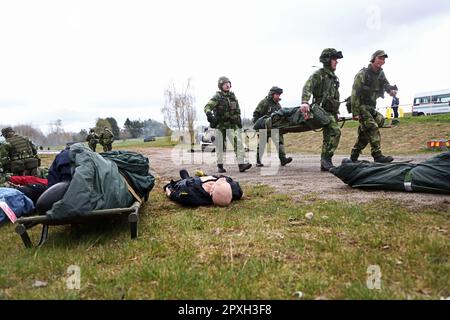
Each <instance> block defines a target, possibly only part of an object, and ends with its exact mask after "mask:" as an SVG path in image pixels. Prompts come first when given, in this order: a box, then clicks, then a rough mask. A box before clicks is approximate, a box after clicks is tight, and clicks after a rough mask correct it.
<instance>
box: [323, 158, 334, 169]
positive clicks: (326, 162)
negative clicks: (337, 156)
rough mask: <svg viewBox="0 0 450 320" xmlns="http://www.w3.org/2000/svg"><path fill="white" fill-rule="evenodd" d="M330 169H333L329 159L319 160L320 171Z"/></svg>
mask: <svg viewBox="0 0 450 320" xmlns="http://www.w3.org/2000/svg"><path fill="white" fill-rule="evenodd" d="M331 168H334V165H333V162H332V161H331V158H328V159H322V160H320V170H321V171H330V169H331Z"/></svg>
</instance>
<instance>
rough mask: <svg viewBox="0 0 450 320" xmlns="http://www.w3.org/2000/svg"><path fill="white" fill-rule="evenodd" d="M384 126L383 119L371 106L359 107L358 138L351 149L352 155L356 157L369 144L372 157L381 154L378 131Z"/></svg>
mask: <svg viewBox="0 0 450 320" xmlns="http://www.w3.org/2000/svg"><path fill="white" fill-rule="evenodd" d="M383 125H384V117H383V115H382V114H381V113H379V112H378V111H376V110H375V108H374V107H371V106H364V105H363V106H361V107H360V114H359V127H358V138H357V139H356V143H355V145H354V146H353V149H352V155H354V156H358V155H359V154H360V153H361V151H362V150H363V149H364V148H365V147H366V146H367V145H368V144H369V143H370V147H371V149H372V150H371V151H372V156H374V155H379V154H381V134H380V129H379V128H381V127H382V126H383Z"/></svg>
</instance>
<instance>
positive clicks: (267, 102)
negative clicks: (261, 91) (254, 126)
mask: <svg viewBox="0 0 450 320" xmlns="http://www.w3.org/2000/svg"><path fill="white" fill-rule="evenodd" d="M280 109H281V105H280V103H279V102H275V100H273V97H272V96H271V95H270V96H267V97H265V98H264V99H262V100H261V102H260V103H258V106H257V107H256V109H255V111H254V112H253V119H252V121H253V123H255V122H256V121H257V120H258V119H259V118H261V117H263V116H266V115H270V114H272V112H275V111H278V110H280Z"/></svg>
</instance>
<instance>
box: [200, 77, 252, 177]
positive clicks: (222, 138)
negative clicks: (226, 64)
mask: <svg viewBox="0 0 450 320" xmlns="http://www.w3.org/2000/svg"><path fill="white" fill-rule="evenodd" d="M217 85H218V87H219V90H220V91H217V92H216V94H215V95H214V96H213V97H212V98H211V100H209V102H208V103H207V104H206V106H205V113H206V117H207V119H208V122H209V123H210V127H211V128H215V129H216V130H215V131H216V133H215V135H216V154H217V168H218V172H219V173H224V172H226V170H225V169H224V167H223V150H224V146H225V144H226V141H227V138H228V140H229V141H230V142H231V144H232V145H233V146H234V152H235V154H236V158H237V161H238V165H239V172H244V171H245V170H248V169H250V168H251V167H252V165H251V164H250V163H245V162H244V146H243V144H242V132H241V129H242V120H241V110H240V108H239V103H238V100H237V99H236V96H235V95H234V92H232V91H230V89H231V81H230V79H228V78H227V77H220V78H219V81H218V84H217Z"/></svg>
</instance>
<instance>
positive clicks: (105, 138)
mask: <svg viewBox="0 0 450 320" xmlns="http://www.w3.org/2000/svg"><path fill="white" fill-rule="evenodd" d="M99 140H100V144H102V145H104V144H108V143H112V142H113V141H114V134H113V133H112V132H111V130H108V129H106V130H103V132H102V133H100V137H99Z"/></svg>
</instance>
